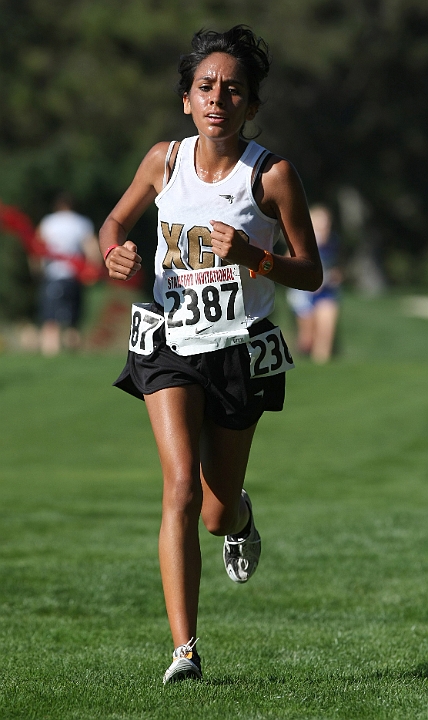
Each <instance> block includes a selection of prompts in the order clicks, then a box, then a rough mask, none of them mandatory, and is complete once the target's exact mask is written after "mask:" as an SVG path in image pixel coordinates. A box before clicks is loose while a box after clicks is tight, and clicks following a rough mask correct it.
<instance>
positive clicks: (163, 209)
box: [153, 136, 279, 326]
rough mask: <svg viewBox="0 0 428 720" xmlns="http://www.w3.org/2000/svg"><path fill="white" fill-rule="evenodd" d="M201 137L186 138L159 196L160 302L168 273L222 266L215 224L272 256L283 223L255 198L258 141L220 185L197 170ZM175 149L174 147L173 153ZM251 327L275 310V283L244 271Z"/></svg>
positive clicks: (157, 262)
mask: <svg viewBox="0 0 428 720" xmlns="http://www.w3.org/2000/svg"><path fill="white" fill-rule="evenodd" d="M197 139H198V136H195V137H190V138H185V139H184V140H183V141H182V142H181V145H180V147H179V150H178V153H177V158H176V161H175V167H174V171H173V173H172V176H171V178H170V180H169V182H168V183H167V184H166V186H165V187H164V188H163V190H162V191H161V192H160V193H159V195H158V196H157V198H156V200H155V203H156V205H157V207H158V210H159V212H158V245H157V250H156V256H155V275H156V278H155V284H154V288H153V293H154V298H155V300H156V302H158V303H159V304H160V305H163V302H162V276H163V272H164V270H166V269H177V270H181V271H185V270H199V269H205V268H213V267H220V266H221V264H222V261H221V258H219V257H218V256H217V255H215V254H214V253H213V252H212V250H211V234H210V233H211V229H212V227H211V225H210V222H209V221H210V220H218V221H220V222H224V223H226V224H227V225H232V227H234V228H235V229H236V230H238V231H240V232H241V233H244V234H245V236H246V238H248V241H249V243H250V244H251V245H256V246H257V247H259V248H262V249H263V250H268V251H269V252H272V249H273V246H274V244H275V242H276V239H277V237H278V233H279V223H278V221H277V220H276V219H273V218H270V217H268V216H267V215H264V213H262V212H261V210H260V209H259V207H258V205H257V203H256V202H255V200H254V197H253V193H252V178H253V169H254V167H255V166H257V164H258V163H257V161H258V160H260V158H262V156H265V154H266V150H265V148H263V147H261V146H260V145H258V144H257V143H256V142H254V141H253V140H252V141H250V142H249V144H248V145H247V147H246V149H245V151H244V153H243V155H242V156H241V157H240V159H239V160H238V162H237V164H236V165H235V167H234V168H233V170H232V171H231V172H230V173H229V175H228V176H227V177H225V178H223V180H220V181H219V182H216V183H206V182H204V181H203V180H201V179H200V178H199V177H198V175H197V174H196V170H195V145H196V141H197ZM172 146H173V143H171V146H170V148H171V147H172ZM241 282H242V291H243V297H244V307H245V315H246V318H247V325H248V326H250V325H252V324H253V323H254V322H257V321H258V320H261V319H263V318H265V317H267V316H268V315H269V314H270V313H271V312H272V311H273V308H274V300H275V290H274V283H273V282H272V280H269V279H268V278H267V277H263V276H261V275H257V277H256V278H250V275H249V271H248V269H247V268H245V267H241Z"/></svg>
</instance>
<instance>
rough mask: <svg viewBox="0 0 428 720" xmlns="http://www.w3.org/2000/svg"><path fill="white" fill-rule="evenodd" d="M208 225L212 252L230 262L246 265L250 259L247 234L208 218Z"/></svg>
mask: <svg viewBox="0 0 428 720" xmlns="http://www.w3.org/2000/svg"><path fill="white" fill-rule="evenodd" d="M210 225H212V227H213V229H212V231H211V242H212V249H213V253H214V254H215V255H218V257H220V258H222V259H223V260H228V261H229V262H230V263H236V264H238V265H246V264H247V263H248V261H249V259H250V254H249V245H248V238H247V236H246V235H245V234H244V233H242V234H241V232H239V231H238V230H235V228H234V227H232V226H231V225H226V223H223V222H220V221H218V220H210Z"/></svg>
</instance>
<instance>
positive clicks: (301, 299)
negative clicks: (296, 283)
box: [287, 286, 339, 317]
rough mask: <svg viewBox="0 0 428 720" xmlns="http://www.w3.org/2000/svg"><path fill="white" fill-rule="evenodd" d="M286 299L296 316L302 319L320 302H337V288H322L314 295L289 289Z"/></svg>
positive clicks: (305, 291)
mask: <svg viewBox="0 0 428 720" xmlns="http://www.w3.org/2000/svg"><path fill="white" fill-rule="evenodd" d="M287 298H288V302H289V303H290V305H291V308H292V310H293V312H294V313H295V314H296V315H300V316H301V317H304V316H305V315H310V314H311V313H312V311H313V309H314V308H315V307H316V305H318V303H319V302H320V301H321V300H332V301H333V302H338V301H339V291H338V289H337V288H334V287H331V286H326V287H323V288H321V290H320V291H319V292H316V293H313V292H309V291H308V290H296V289H294V288H291V289H290V290H289V291H288V293H287Z"/></svg>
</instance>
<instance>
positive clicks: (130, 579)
mask: <svg viewBox="0 0 428 720" xmlns="http://www.w3.org/2000/svg"><path fill="white" fill-rule="evenodd" d="M400 307H401V305H400V301H399V298H394V297H391V298H381V299H378V300H364V301H363V300H360V299H358V298H355V297H349V298H347V299H346V301H345V304H344V312H343V317H342V321H341V332H340V344H341V349H342V354H341V355H339V356H338V358H337V359H336V360H335V361H334V362H332V363H331V364H329V365H328V366H325V367H316V366H313V365H312V364H311V363H309V362H308V361H302V360H301V361H299V362H298V363H297V369H296V370H294V371H293V372H292V373H290V375H289V378H288V380H289V381H288V390H287V402H286V408H285V410H284V412H283V413H281V414H273V413H271V414H267V415H265V416H264V417H263V418H262V420H261V422H260V425H259V429H258V433H257V435H256V439H255V443H254V447H253V451H252V455H251V459H250V465H249V470H248V476H247V483H246V485H247V488H248V490H249V491H250V493H251V497H252V499H253V503H254V506H255V514H256V520H257V525H258V527H259V529H260V532H261V535H262V538H263V552H262V562H261V564H260V567H259V570H258V571H257V573H256V575H255V576H254V578H253V579H252V580H251V581H250V583H248V585H244V586H235V585H234V584H233V583H231V582H230V580H229V579H228V578H227V576H226V574H225V572H224V569H223V564H222V558H221V548H222V542H221V540H220V539H218V538H213V537H211V536H209V535H208V533H207V532H206V531H205V530H201V535H202V547H203V555H204V567H203V577H202V589H201V604H200V625H199V633H198V634H199V636H200V642H199V651H200V653H201V656H202V659H203V667H204V675H205V681H204V682H203V683H192V682H190V681H186V682H185V683H182V684H178V685H175V686H170V687H166V688H164V687H163V685H162V681H161V680H162V675H163V672H164V670H165V668H166V667H167V665H168V664H169V662H170V654H171V652H172V645H171V640H170V636H169V630H168V626H167V621H166V617H165V611H164V605H163V597H162V589H161V583H160V577H159V571H158V561H157V531H158V527H159V522H160V497H161V484H160V472H159V467H158V458H157V453H156V450H155V448H154V443H153V441H152V436H151V430H150V427H149V424H148V420H147V416H146V412H145V408H144V405H143V404H142V403H139V402H138V401H137V400H134V399H133V398H130V397H127V396H126V395H125V394H124V393H121V392H120V391H119V390H117V389H116V388H112V387H111V382H112V381H113V379H114V378H115V376H116V375H117V374H118V373H119V371H120V370H121V367H122V361H123V357H121V356H118V355H104V356H103V355H87V356H85V355H81V356H77V357H72V356H68V355H64V356H61V357H58V358H55V359H50V360H49V359H44V358H41V357H38V356H31V355H24V354H4V355H2V356H1V357H0V403H1V405H0V407H1V420H0V422H1V434H0V444H1V468H0V474H1V483H0V512H1V524H0V542H1V575H0V607H1V612H0V638H1V647H0V719H1V720H8V719H9V718H20V719H22V720H42V719H43V720H45V719H49V720H92V719H94V720H95V719H97V720H98V719H99V720H128V719H131V718H132V719H133V718H145V719H146V718H147V719H150V720H151V719H154V720H158V719H159V720H163V719H164V718H165V719H169V718H175V717H184V718H189V719H191V720H193V719H196V718H197V719H198V720H199V719H200V718H203V719H204V720H229V719H230V720H235V719H241V718H242V719H243V720H256V719H257V720H259V719H264V718H278V719H279V718H291V719H298V718H305V719H306V720H315V719H322V720H330V719H331V720H333V719H335V720H336V719H340V720H353V719H354V718H355V719H356V718H366V719H367V720H374V719H377V718H381V719H383V720H398V719H404V718H406V719H409V720H415V719H417V718H428V602H427V590H428V581H427V573H428V522H427V509H428V451H427V439H428V372H427V370H428V363H427V359H426V358H427V357H428V321H427V320H423V319H417V318H406V317H405V316H404V315H402V314H401V312H400ZM289 321H290V319H289V317H288V316H287V315H286V314H284V316H283V317H282V316H281V322H282V323H283V324H284V325H287V324H288V323H289Z"/></svg>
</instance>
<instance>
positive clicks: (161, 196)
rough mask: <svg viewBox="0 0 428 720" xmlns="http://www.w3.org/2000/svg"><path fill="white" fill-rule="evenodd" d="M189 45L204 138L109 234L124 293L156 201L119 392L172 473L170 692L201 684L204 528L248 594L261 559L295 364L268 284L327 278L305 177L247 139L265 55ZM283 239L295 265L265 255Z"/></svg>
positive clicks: (175, 150)
mask: <svg viewBox="0 0 428 720" xmlns="http://www.w3.org/2000/svg"><path fill="white" fill-rule="evenodd" d="M192 48H193V49H192V52H190V53H189V54H187V55H184V56H182V57H181V59H180V64H179V73H180V76H181V80H180V83H179V91H180V94H181V97H182V99H183V106H184V112H185V113H186V114H188V115H191V116H192V119H193V122H194V124H195V126H196V129H197V132H198V134H197V135H196V136H195V137H190V138H185V139H184V140H183V141H182V142H172V143H168V142H160V143H158V144H157V145H155V146H154V147H153V148H152V149H151V150H150V151H149V152H148V154H147V155H146V157H145V158H144V159H143V161H142V163H141V165H140V167H139V169H138V171H137V173H136V175H135V178H134V180H133V181H132V183H131V185H130V187H129V188H128V189H127V190H126V192H125V194H124V195H123V197H122V198H121V199H120V200H119V202H118V204H117V205H116V207H115V208H114V209H113V210H112V212H111V213H110V215H109V216H108V217H107V219H106V221H105V223H104V224H103V226H102V228H101V231H100V247H101V251H102V253H103V256H104V259H105V263H106V266H107V268H108V272H109V275H110V277H112V278H115V279H121V280H125V281H126V280H128V279H129V278H131V277H132V276H133V275H134V274H135V273H136V272H138V271H139V270H140V268H141V258H140V256H139V255H138V254H137V248H136V246H135V245H134V243H132V242H131V241H130V240H127V235H128V233H129V231H130V230H131V228H132V227H133V226H134V224H135V223H136V221H137V220H138V219H139V217H140V216H141V215H142V213H143V212H144V211H145V210H146V208H147V207H148V206H149V204H150V203H152V202H153V201H154V202H155V203H156V205H157V207H158V246H157V251H156V256H155V274H156V279H155V284H154V303H153V304H151V305H142V304H136V305H134V306H133V316H132V327H131V335H130V350H129V353H128V361H127V364H126V366H125V369H124V370H123V372H122V374H121V376H120V377H119V378H118V380H117V381H116V383H115V384H116V385H117V386H118V387H120V388H122V389H123V390H125V391H127V392H129V393H131V394H133V395H135V396H136V397H138V398H141V399H144V400H145V402H146V406H147V410H148V413H149V417H150V422H151V425H152V428H153V432H154V436H155V439H156V443H157V447H158V451H159V457H160V462H161V466H162V472H163V502H162V523H161V528H160V536H159V557H160V570H161V576H162V584H163V590H164V595H165V603H166V609H167V614H168V619H169V624H170V627H171V632H172V638H173V643H174V647H175V650H174V653H173V662H172V664H171V666H170V667H169V668H168V669H167V671H166V673H165V676H164V683H168V682H173V681H176V680H179V679H182V678H185V677H193V678H201V677H202V673H201V664H200V658H199V655H198V652H197V650H196V648H195V644H196V640H195V638H196V623H197V612H198V597H199V582H200V574H201V555H200V545H199V534H198V523H199V517H200V516H201V517H202V520H203V522H204V524H205V527H206V528H207V530H208V531H209V532H210V533H212V534H214V535H224V536H225V539H224V546H223V557H224V563H225V568H226V572H227V574H228V576H229V578H230V579H231V580H233V581H234V582H238V583H244V582H246V581H247V580H248V579H249V578H250V577H251V575H252V574H253V573H254V571H255V569H256V567H257V563H258V560H259V556H260V549H261V543H260V536H259V533H258V532H257V530H256V528H255V526H254V521H253V514H252V508H251V502H250V499H249V497H248V494H247V493H246V492H245V490H244V489H243V484H244V477H245V471H246V467H247V462H248V457H249V453H250V447H251V442H252V439H253V435H254V431H255V428H256V425H257V422H258V420H259V418H260V417H261V415H262V414H263V412H264V411H265V410H281V409H282V405H283V400H284V387H285V371H286V370H287V369H289V368H290V367H293V365H292V359H291V357H290V355H289V353H288V350H287V346H286V344H285V342H284V340H283V338H282V335H281V333H280V331H279V328H276V327H275V326H274V325H273V324H272V323H271V322H270V321H269V320H268V319H267V317H268V315H269V314H270V313H271V312H272V310H273V307H274V283H275V282H277V283H280V284H281V285H285V286H288V287H294V288H301V289H305V290H316V289H317V288H318V287H319V286H320V284H321V282H322V268H321V263H320V259H319V254H318V250H317V245H316V242H315V237H314V233H313V229H312V225H311V220H310V216H309V212H308V208H307V203H306V198H305V194H304V191H303V189H302V186H301V183H300V180H299V177H298V175H297V173H296V171H295V170H294V168H293V166H292V165H291V164H290V163H289V162H288V161H287V160H285V159H283V158H281V157H278V156H276V155H272V154H271V153H268V152H267V151H266V150H265V149H264V148H263V147H261V146H260V145H258V144H257V143H255V142H254V141H250V142H248V141H247V140H245V139H244V136H243V128H244V126H245V123H246V121H247V120H252V119H253V118H254V117H255V115H256V113H257V110H258V108H259V105H260V99H259V86H260V82H261V81H262V80H263V79H264V78H265V77H266V76H267V74H268V71H269V56H268V49H267V46H266V44H265V43H264V41H263V40H261V39H257V38H256V37H255V36H254V34H253V33H252V31H251V30H250V29H249V28H246V27H245V26H242V25H238V26H235V27H233V28H232V29H231V30H229V31H227V32H225V33H217V32H214V31H200V32H198V33H196V35H195V36H194V38H193V41H192ZM280 230H282V232H283V234H284V237H285V238H286V241H287V244H288V248H289V257H283V256H280V255H273V254H272V251H273V245H274V243H275V241H276V238H277V235H278V233H279V231H280Z"/></svg>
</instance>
